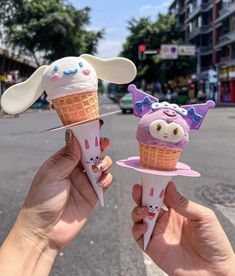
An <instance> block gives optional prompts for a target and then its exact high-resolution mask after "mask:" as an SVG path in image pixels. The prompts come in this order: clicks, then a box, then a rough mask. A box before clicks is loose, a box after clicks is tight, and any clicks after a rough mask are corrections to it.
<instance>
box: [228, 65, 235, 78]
mask: <svg viewBox="0 0 235 276" xmlns="http://www.w3.org/2000/svg"><path fill="white" fill-rule="evenodd" d="M228 76H229V78H230V79H234V78H235V67H230V68H229V73H228Z"/></svg>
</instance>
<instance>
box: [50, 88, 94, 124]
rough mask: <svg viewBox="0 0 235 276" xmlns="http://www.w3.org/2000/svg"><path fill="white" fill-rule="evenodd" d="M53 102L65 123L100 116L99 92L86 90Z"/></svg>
mask: <svg viewBox="0 0 235 276" xmlns="http://www.w3.org/2000/svg"><path fill="white" fill-rule="evenodd" d="M52 104H53V106H54V108H55V110H56V112H57V114H58V116H59V117H60V120H61V121H62V123H63V125H69V124H73V123H77V122H81V121H85V120H92V119H96V118H98V117H99V107H98V93H97V92H85V93H77V94H73V95H68V96H64V97H59V98H57V99H53V100H52Z"/></svg>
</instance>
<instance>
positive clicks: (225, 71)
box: [219, 68, 228, 81]
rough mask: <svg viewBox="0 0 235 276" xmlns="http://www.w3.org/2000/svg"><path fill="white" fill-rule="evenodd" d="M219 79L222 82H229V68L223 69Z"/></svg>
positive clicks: (220, 71)
mask: <svg viewBox="0 0 235 276" xmlns="http://www.w3.org/2000/svg"><path fill="white" fill-rule="evenodd" d="M219 78H220V79H221V80H222V81H227V80H228V68H223V69H220V70H219Z"/></svg>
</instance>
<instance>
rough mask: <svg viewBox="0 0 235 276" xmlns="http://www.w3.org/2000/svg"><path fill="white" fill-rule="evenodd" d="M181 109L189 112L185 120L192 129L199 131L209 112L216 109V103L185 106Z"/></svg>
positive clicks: (209, 102) (208, 102)
mask: <svg viewBox="0 0 235 276" xmlns="http://www.w3.org/2000/svg"><path fill="white" fill-rule="evenodd" d="M181 107H182V108H184V109H186V110H187V111H188V114H187V116H186V117H185V120H186V121H187V123H188V125H189V126H190V129H193V130H197V129H199V128H200V126H201V124H202V122H203V121H204V119H205V117H206V114H207V112H208V110H209V109H212V108H214V107H215V102H213V101H207V102H206V103H202V104H192V105H183V106H181Z"/></svg>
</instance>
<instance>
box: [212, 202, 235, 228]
mask: <svg viewBox="0 0 235 276" xmlns="http://www.w3.org/2000/svg"><path fill="white" fill-rule="evenodd" d="M215 206H216V208H217V209H218V210H219V211H220V212H221V213H222V214H223V216H224V217H226V218H227V219H228V220H229V221H230V222H231V223H232V224H233V225H234V226H235V208H234V207H225V206H223V205H220V204H215Z"/></svg>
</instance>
